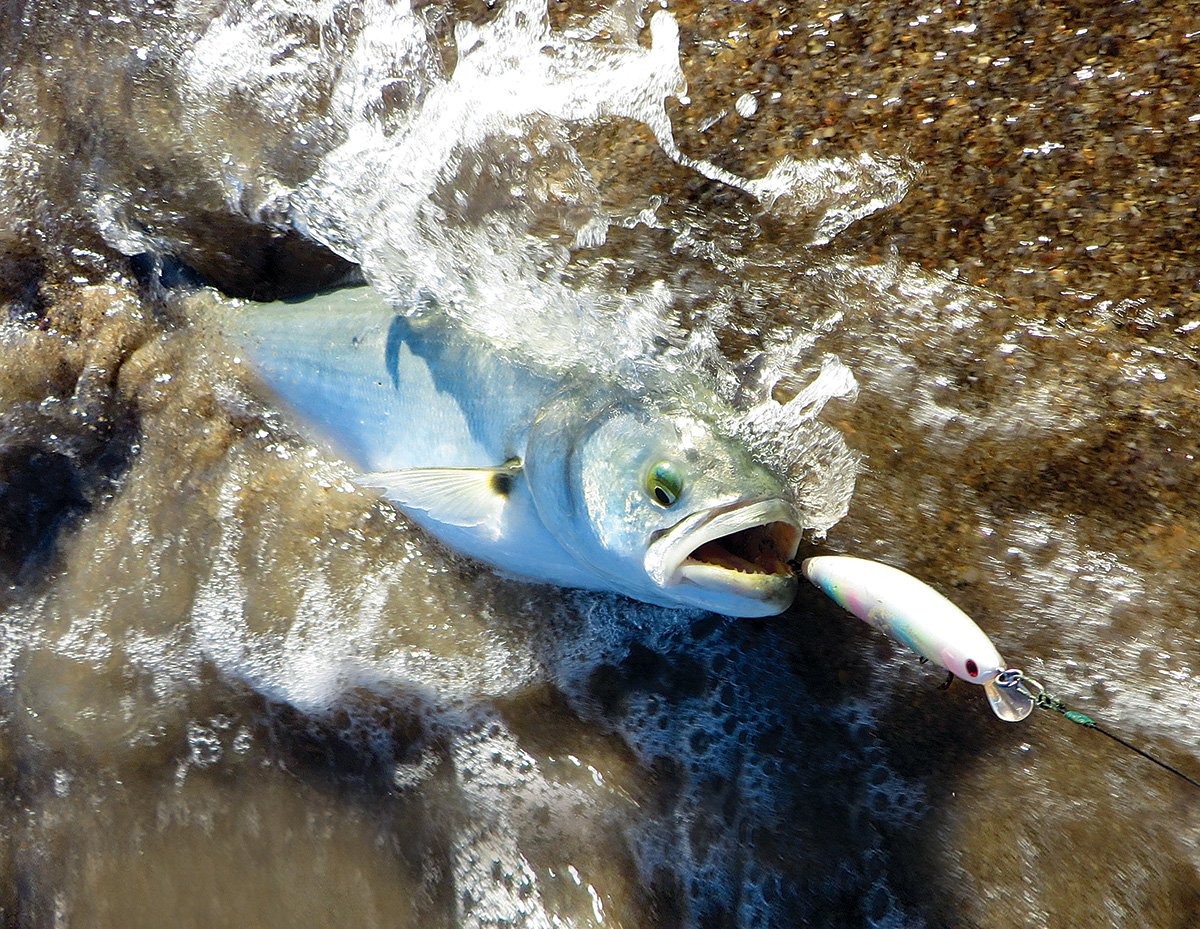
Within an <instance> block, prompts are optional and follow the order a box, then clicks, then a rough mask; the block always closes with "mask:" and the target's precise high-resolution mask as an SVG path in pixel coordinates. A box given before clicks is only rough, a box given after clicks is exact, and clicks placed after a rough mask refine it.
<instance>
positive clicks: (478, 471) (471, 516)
mask: <svg viewBox="0 0 1200 929" xmlns="http://www.w3.org/2000/svg"><path fill="white" fill-rule="evenodd" d="M520 475H521V465H520V462H519V461H516V460H513V461H510V462H506V463H505V464H503V465H501V466H500V467H498V468H406V469H404V470H401V471H372V472H369V473H367V474H364V475H363V476H362V477H360V478H358V483H360V484H363V485H365V486H368V487H376V488H378V489H380V490H382V491H383V493H384V496H386V497H387V498H388V499H389V500H392V501H393V502H394V503H396V504H397V505H398V506H399V507H400V508H401V509H404V510H419V511H421V512H422V513H425V514H426V515H427V516H428V517H429V518H430V519H433V520H436V521H437V522H439V523H443V524H445V525H449V526H460V527H464V528H467V527H481V528H486V529H489V530H490V531H491V532H492V533H493V534H495V535H499V533H500V523H501V518H502V517H503V515H504V507H505V504H507V503H508V498H509V496H510V495H511V493H512V489H513V484H514V482H515V481H516V480H517V479H518V478H519V477H520Z"/></svg>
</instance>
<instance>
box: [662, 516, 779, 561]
mask: <svg viewBox="0 0 1200 929" xmlns="http://www.w3.org/2000/svg"><path fill="white" fill-rule="evenodd" d="M799 542H800V533H799V531H798V530H797V529H796V527H795V526H793V525H791V524H790V523H785V522H773V523H767V524H765V525H761V526H751V527H750V528H749V529H739V530H738V531H737V532H731V533H730V534H729V535H723V536H721V537H720V538H717V539H712V540H711V541H708V542H704V543H703V544H701V545H699V546H697V547H696V549H695V551H693V552H692V553H691V554H690V555H688V556H687V557H686V558H685V559H684V560H683V564H682V565H681V567H683V568H689V567H691V566H693V565H707V566H708V567H715V568H721V569H723V570H725V571H737V572H739V573H741V574H790V573H791V571H792V568H791V565H789V564H788V562H790V561H791V560H792V559H793V558H795V557H796V549H797V547H798V546H799Z"/></svg>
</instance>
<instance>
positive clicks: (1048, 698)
mask: <svg viewBox="0 0 1200 929" xmlns="http://www.w3.org/2000/svg"><path fill="white" fill-rule="evenodd" d="M996 683H997V684H998V685H999V686H1001V687H1012V688H1015V689H1017V690H1019V691H1020V692H1021V693H1023V694H1025V695H1026V696H1027V697H1029V698H1030V699H1031V700H1033V703H1034V705H1035V706H1038V707H1041V708H1042V709H1044V710H1050V711H1052V712H1054V713H1058V714H1059V715H1060V716H1062V717H1063V718H1064V719H1066V720H1068V721H1069V722H1073V723H1075V725H1077V726H1082V727H1083V728H1084V729H1094V730H1095V731H1096V732H1099V733H1100V734H1101V735H1106V736H1108V737H1109V738H1110V739H1112V740H1113V741H1114V742H1116V743H1117V744H1118V745H1123V746H1124V747H1125V748H1127V749H1129V750H1130V751H1131V752H1136V753H1137V754H1139V755H1141V756H1142V757H1143V758H1146V759H1148V760H1149V761H1153V762H1154V763H1155V764H1156V765H1158V766H1159V767H1160V768H1163V769H1164V770H1166V771H1170V772H1171V773H1172V774H1174V775H1175V776H1176V777H1179V778H1182V779H1183V780H1185V781H1187V782H1188V783H1189V784H1191V785H1192V786H1193V787H1196V788H1200V781H1197V780H1196V779H1195V778H1193V777H1190V776H1189V775H1187V774H1185V773H1184V772H1182V771H1180V770H1179V769H1178V768H1176V767H1175V766H1174V765H1172V764H1170V763H1168V762H1166V761H1164V760H1163V759H1162V758H1159V757H1158V756H1157V755H1154V754H1152V753H1151V752H1148V751H1146V750H1145V749H1142V748H1138V746H1136V745H1134V744H1133V743H1131V742H1128V741H1126V740H1125V739H1124V738H1122V737H1121V736H1119V735H1117V734H1116V733H1115V732H1112V731H1111V730H1109V729H1106V728H1104V727H1103V726H1101V725H1100V724H1099V723H1098V722H1096V720H1094V719H1093V718H1092V717H1090V716H1088V715H1087V714H1086V713H1081V712H1079V711H1078V710H1073V709H1071V708H1070V707H1068V706H1067V705H1066V704H1065V703H1063V702H1062V700H1060V699H1059V698H1058V697H1056V696H1054V695H1053V694H1049V693H1047V692H1046V688H1045V687H1043V686H1042V685H1041V683H1040V682H1039V681H1037V680H1035V679H1034V678H1031V677H1029V676H1028V675H1026V674H1025V673H1024V672H1022V671H1020V670H1019V669H1017V668H1009V669H1008V670H1006V671H1003V672H1001V673H1000V675H999V676H998V677H997V679H996ZM1029 685H1033V688H1034V690H1035V691H1036V692H1033V691H1031V690H1030V689H1029Z"/></svg>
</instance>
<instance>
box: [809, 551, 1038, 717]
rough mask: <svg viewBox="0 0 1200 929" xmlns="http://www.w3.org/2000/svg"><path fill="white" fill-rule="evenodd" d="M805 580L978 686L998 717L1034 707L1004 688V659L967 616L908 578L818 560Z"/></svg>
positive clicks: (862, 564) (847, 560)
mask: <svg viewBox="0 0 1200 929" xmlns="http://www.w3.org/2000/svg"><path fill="white" fill-rule="evenodd" d="M801 569H802V570H803V572H804V576H805V577H807V578H808V579H809V580H810V581H812V583H813V584H815V585H816V586H817V587H819V588H820V589H821V590H822V591H824V592H825V594H826V595H828V596H829V598H830V599H831V600H833V602H834V603H836V604H837V605H838V606H840V607H842V609H844V610H848V611H849V612H851V613H853V614H854V615H855V616H857V617H858V618H859V619H861V620H864V621H865V622H866V623H867V624H868V625H870V626H872V627H874V628H875V629H878V630H879V631H880V632H883V633H886V634H887V635H889V636H891V637H892V638H893V639H895V640H896V641H898V642H900V643H901V644H902V645H906V646H907V647H908V648H910V649H912V650H913V651H914V652H916V653H917V654H918V655H920V656H921V657H922V658H927V659H928V660H929V661H932V662H933V663H934V664H936V665H938V666H939V667H942V668H945V669H946V670H947V671H949V672H950V673H951V674H953V675H954V676H955V677H957V678H961V679H962V680H964V681H966V682H967V683H969V684H979V685H981V686H982V687H983V689H984V692H985V693H986V694H987V698H988V703H989V704H990V705H991V707H992V710H993V711H994V712H995V714H996V715H997V716H999V717H1000V718H1001V719H1003V720H1005V721H1007V722H1019V721H1020V720H1022V719H1024V718H1025V717H1027V716H1028V715H1029V714H1030V713H1031V712H1032V711H1033V707H1034V701H1033V699H1032V698H1031V697H1030V695H1029V694H1028V692H1026V691H1024V690H1022V689H1019V688H1016V687H1009V686H1004V684H1003V683H1002V681H1003V679H1001V681H998V680H997V678H1000V676H1001V674H1002V672H1004V670H1005V664H1004V659H1003V658H1001V657H1000V653H999V652H998V651H997V650H996V646H995V645H993V644H992V640H991V639H989V638H988V637H987V634H986V633H985V632H984V631H983V630H982V629H980V628H979V627H978V626H977V625H975V622H974V621H973V620H972V619H971V617H969V616H968V615H967V614H966V613H964V612H963V611H962V610H960V609H959V608H958V607H957V606H955V605H954V604H953V603H951V602H950V601H949V600H947V599H946V598H945V597H943V596H942V595H941V594H940V593H938V592H937V591H936V590H934V589H933V588H932V587H930V586H929V585H928V584H925V583H924V582H922V581H919V580H917V579H916V578H915V577H913V576H912V575H910V574H905V573H904V572H903V571H901V570H899V569H897V568H893V567H891V566H890V565H885V564H881V563H880V562H878V561H868V560H867V559H865V558H853V557H851V556H849V555H819V556H817V557H814V558H806V559H805V560H804V562H803V563H802V564H801Z"/></svg>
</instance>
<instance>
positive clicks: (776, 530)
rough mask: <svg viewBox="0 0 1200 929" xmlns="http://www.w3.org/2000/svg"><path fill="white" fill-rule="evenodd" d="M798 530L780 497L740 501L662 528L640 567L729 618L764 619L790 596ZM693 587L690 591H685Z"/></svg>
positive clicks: (793, 589) (793, 591) (683, 595)
mask: <svg viewBox="0 0 1200 929" xmlns="http://www.w3.org/2000/svg"><path fill="white" fill-rule="evenodd" d="M801 532H802V530H801V527H800V526H799V525H797V523H796V517H795V515H794V513H793V510H792V508H791V507H790V506H788V504H787V503H785V502H784V501H783V500H778V499H767V500H762V499H758V500H748V501H747V500H740V501H737V502H736V503H731V504H727V505H725V506H719V507H713V508H711V509H707V510H702V511H701V512H699V513H693V514H692V515H691V516H688V517H687V518H685V519H683V520H681V521H680V522H678V523H676V524H675V525H674V526H672V527H671V528H670V529H667V530H665V531H664V532H663V533H662V534H661V535H660V536H659V537H658V538H657V539H655V540H654V542H652V543H651V545H650V546H649V548H648V550H647V552H646V569H647V571H648V572H649V574H650V576H651V577H652V578H653V579H654V580H655V581H656V582H657V583H658V584H659V585H660V586H662V587H664V588H670V587H675V588H678V590H677V593H678V594H679V595H680V598H681V599H684V600H688V601H691V602H695V603H696V605H698V606H708V607H710V608H712V609H716V610H718V611H719V612H725V613H728V614H729V615H743V616H768V615H771V614H772V613H778V612H781V611H782V610H784V609H786V608H787V607H788V605H790V604H791V602H792V599H793V598H794V597H795V594H796V575H795V573H794V572H793V570H792V566H791V562H792V561H793V560H794V559H795V557H796V551H797V550H798V549H799V547H800V536H801ZM693 587H694V588H699V590H697V591H695V594H696V596H688V592H687V588H693Z"/></svg>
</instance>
